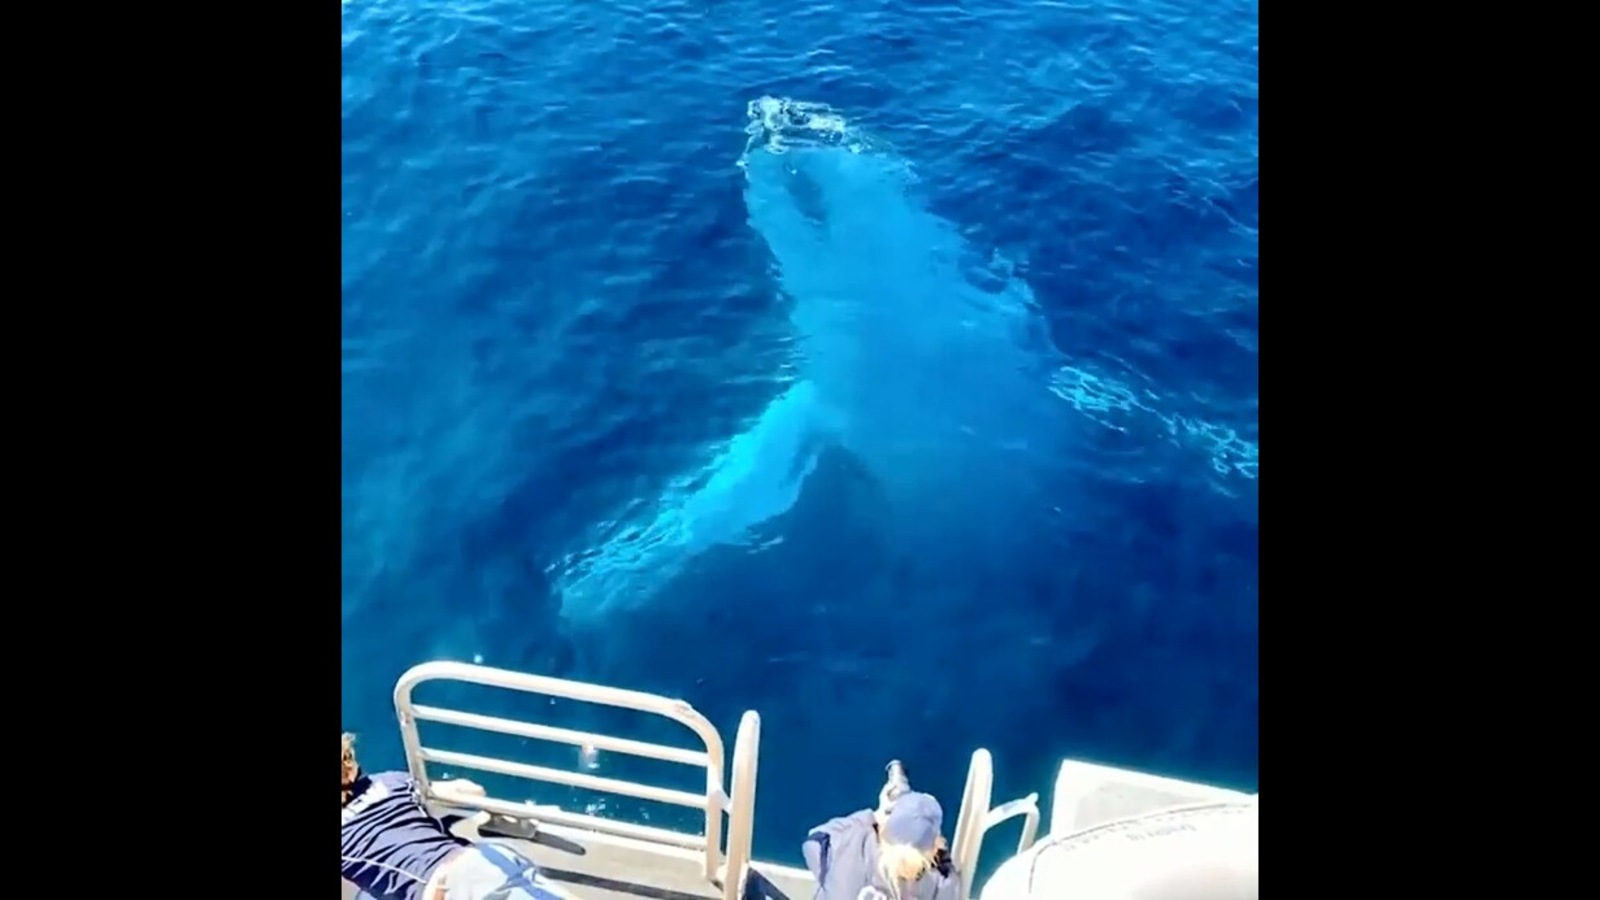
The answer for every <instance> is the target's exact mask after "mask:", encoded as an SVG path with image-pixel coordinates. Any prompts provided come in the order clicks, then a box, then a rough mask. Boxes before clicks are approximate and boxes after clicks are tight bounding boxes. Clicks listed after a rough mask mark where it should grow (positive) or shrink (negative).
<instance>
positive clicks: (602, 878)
mask: <svg viewBox="0 0 1600 900" xmlns="http://www.w3.org/2000/svg"><path fill="white" fill-rule="evenodd" d="M474 821H475V820H473V819H463V820H461V821H459V822H457V823H456V824H455V825H454V826H453V827H452V829H451V830H452V831H454V832H455V833H456V834H458V835H460V836H462V837H464V838H467V839H469V840H474V841H477V840H485V839H487V840H489V841H492V842H493V843H496V844H504V845H505V846H507V847H511V848H513V849H515V850H517V851H518V852H519V853H521V854H523V855H524V856H526V857H528V858H529V859H531V860H533V861H534V862H536V863H538V864H539V871H540V874H541V875H543V877H544V878H546V879H548V880H549V881H550V883H551V885H552V886H553V887H557V888H560V889H561V890H562V891H564V892H565V893H567V894H568V895H570V896H572V897H574V898H576V900H639V898H648V900H721V898H722V889H721V887H720V886H719V885H716V884H713V883H711V882H709V881H707V880H706V878H705V873H704V871H703V870H702V868H701V867H702V865H703V858H702V856H701V855H700V854H698V853H691V852H689V851H675V850H673V849H671V848H662V847H659V846H650V845H645V844H640V843H639V842H637V841H630V840H628V839H626V838H616V837H611V836H609V835H603V834H598V833H596V832H591V831H582V830H579V829H575V828H563V827H559V826H554V825H552V826H545V827H543V828H541V829H540V831H539V834H538V835H537V836H536V837H535V838H534V839H533V840H520V839H516V838H509V837H501V836H490V837H488V838H484V837H483V836H480V835H479V834H478V833H477V829H476V827H475V825H474V824H473V822H474ZM752 868H754V869H755V871H756V872H757V873H758V874H759V875H760V877H752V878H750V879H748V882H747V883H746V885H745V895H744V900H811V898H812V896H813V894H815V893H816V889H815V886H814V884H813V882H812V880H811V878H810V876H809V874H808V873H806V872H805V871H804V870H801V869H791V868H789V867H786V866H775V865H770V864H766V863H761V862H756V863H754V864H753V866H752ZM342 884H343V893H342V894H341V895H340V896H341V898H342V900H353V898H354V897H356V895H357V891H356V889H355V888H354V887H353V886H351V885H350V884H349V883H348V882H342Z"/></svg>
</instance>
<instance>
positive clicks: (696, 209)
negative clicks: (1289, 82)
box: [341, 0, 1259, 862]
mask: <svg viewBox="0 0 1600 900" xmlns="http://www.w3.org/2000/svg"><path fill="white" fill-rule="evenodd" d="M342 37H343V76H342V85H341V90H342V108H343V144H342V164H343V174H342V178H343V305H342V321H343V347H344V351H343V463H342V472H343V481H342V485H343V526H344V546H343V567H344V571H343V605H342V608H343V622H344V630H343V666H344V675H343V685H342V687H343V690H342V698H343V713H344V720H345V726H346V727H347V728H349V729H353V730H356V731H358V732H360V733H361V735H362V746H363V755H364V757H365V762H366V764H367V765H368V766H369V767H384V766H388V765H398V764H399V763H400V760H401V756H400V751H399V742H398V738H397V734H396V730H395V726H394V719H393V712H392V707H391V705H390V700H389V691H390V689H391V687H392V685H393V683H394V679H395V678H396V676H397V675H398V674H399V673H400V672H401V671H403V670H404V669H405V668H406V667H407V666H409V665H411V664H413V663H416V662H419V661H423V660H427V659H435V658H448V659H461V660H474V659H476V660H480V661H483V662H485V663H489V664H492V665H500V666H505V667H509V668H516V669H523V670H528V671H537V672H544V673H550V674H557V675H563V676H567V677H572V678H579V679H587V680H599V681H604V682H607V683H612V684H617V685H621V686H626V687H633V688H638V689H642V690H647V691H653V692H658V693H664V694H669V695H675V696H681V697H683V698H685V699H687V700H689V701H690V702H692V703H693V704H694V705H695V706H696V707H697V708H699V709H700V710H701V711H702V712H704V713H705V714H706V715H707V716H709V717H710V718H711V719H712V720H713V721H714V722H715V723H716V724H717V725H718V726H719V727H720V728H721V729H722V730H723V733H724V735H725V736H726V738H727V739H728V741H729V742H730V745H731V742H732V736H733V732H734V728H735V725H736V723H737V720H738V716H739V714H740V712H741V711H743V710H744V709H747V708H754V709H757V710H759V711H760V712H761V714H762V716H763V725H764V733H763V745H762V765H761V785H760V791H759V802H758V816H757V832H756V842H757V845H758V846H757V850H758V853H759V854H760V855H762V856H763V857H766V858H773V859H780V860H782V861H786V862H794V861H795V855H796V854H795V851H796V848H797V844H798V841H799V840H800V838H801V837H802V836H803V834H804V830H805V828H806V827H807V826H809V825H811V824H814V823H815V822H818V821H820V820H822V819H824V818H826V817H828V816H830V815H834V814H838V813H842V812H845V811H848V810H850V809H854V808H858V807H860V806H862V805H867V804H869V803H871V802H872V800H873V799H874V798H875V795H876V790H877V787H878V786H879V784H880V783H881V779H882V765H883V763H884V762H885V761H886V760H887V759H889V758H890V757H900V758H903V759H905V760H906V761H907V763H908V765H909V766H910V767H911V770H912V775H913V779H914V781H915V782H916V783H917V784H918V785H919V786H922V787H925V788H928V789H931V790H934V791H935V792H936V793H938V794H940V795H941V796H942V797H944V798H945V799H946V800H947V804H948V806H949V807H950V808H949V809H948V810H947V816H948V817H949V819H950V820H951V821H950V822H949V824H950V825H953V819H954V814H955V811H954V805H955V803H956V801H957V800H958V798H959V792H960V786H961V779H962V777H963V773H964V771H965V766H966V760H967V756H968V755H969V754H970V752H971V751H972V750H973V749H974V748H976V747H979V746H985V747H988V748H989V749H990V750H991V751H992V752H993V753H994V754H995V758H996V766H997V779H998V787H997V794H996V799H997V800H999V799H1005V798H1008V797H1010V796H1015V795H1018V794H1021V793H1024V792H1026V791H1029V790H1040V791H1047V790H1048V788H1049V785H1050V778H1051V773H1052V771H1053V767H1054V765H1055V763H1056V762H1057V761H1058V760H1059V759H1060V758H1061V757H1063V756H1077V757H1084V758H1090V759H1099V760H1104V761H1109V762H1114V763H1119V764H1124V765H1130V766H1135V767H1139V768H1145V769H1150V770H1155V771H1160V772H1166V773H1172V774H1177V775H1181V776H1187V777H1196V778H1201V779H1206V780H1212V781H1218V782H1222V783H1228V784H1233V785H1240V786H1250V787H1253V786H1254V785H1255V784H1256V774H1257V719H1258V711H1259V699H1258V670H1257V645H1258V626H1257V613H1258V604H1257V597H1258V594H1257V583H1258V582H1257V547H1258V533H1259V526H1258V515H1257V510H1258V501H1257V477H1256V476H1257V434H1258V420H1257V405H1258V404H1257V396H1258V380H1257V321H1258V318H1257V205H1258V203H1257V192H1258V164H1257V23H1256V5H1255V3H1253V2H1251V3H1242V2H1235V0H1227V2H1222V3H1199V2H1193V0H1190V2H1173V3H1163V2H1125V3H1095V2H1086V3H1064V2H1063V3H1050V2H1028V3H1024V2H1010V0H975V2H967V3H948V2H946V3H929V4H912V3H907V2H904V0H898V2H884V0H861V2H858V3H853V4H835V3H830V2H820V0H802V2H800V3H798V4H794V3H790V4H775V3H771V2H765V0H741V2H724V3H689V2H670V3H646V4H619V3H615V2H598V3H584V4H577V3H564V4H551V3H547V2H523V3H512V2H504V0H487V2H451V3H441V2H436V0H389V2H367V0H351V2H346V3H345V4H344V11H343V36H342ZM762 98H769V99H768V100H767V102H766V104H765V105H760V104H759V103H758V105H757V106H755V107H754V108H752V102H753V101H761V99H762ZM805 104H816V105H805ZM763 112H765V113H767V115H765V117H763V115H762V113H763ZM752 113H755V117H754V118H752ZM774 150H784V151H786V152H783V153H775V152H773V151H774ZM740 435H747V438H746V439H744V440H743V441H741V440H738V438H739V436H740ZM431 696H433V697H434V699H438V698H439V696H440V695H438V694H437V693H435V694H433V695H431ZM450 699H451V700H452V702H459V703H461V704H464V705H468V706H473V707H474V708H483V709H486V710H489V711H498V712H506V713H511V714H520V715H522V716H524V717H531V716H539V717H542V718H549V719H550V720H552V721H556V722H558V723H564V724H573V725H578V726H581V727H605V728H609V729H613V730H617V731H620V732H622V733H625V734H627V735H629V736H634V737H640V738H654V739H664V740H678V741H679V742H682V740H681V737H676V738H675V736H674V731H673V729H675V728H676V726H665V727H664V726H663V725H662V724H660V723H651V722H641V721H639V720H638V718H637V717H617V718H613V717H608V716H603V715H595V714H590V713H584V712H582V711H580V710H573V709H567V708H566V705H565V704H554V705H546V704H544V703H543V701H539V702H538V703H537V704H536V705H534V706H530V705H529V704H528V703H527V702H526V701H518V700H515V699H510V700H508V699H506V698H503V697H501V698H497V697H493V696H487V695H472V694H465V693H461V694H457V695H455V696H453V697H452V698H450ZM429 734H430V735H432V734H437V735H439V737H438V739H437V740H435V739H434V738H432V737H430V738H429V741H430V743H437V744H440V745H443V746H448V747H450V748H452V749H468V750H472V749H477V750H482V751H487V752H504V753H515V754H519V755H521V756H523V757H524V758H527V759H529V760H531V761H536V762H545V763H547V764H551V765H560V766H563V767H573V766H576V765H577V759H576V757H575V755H574V754H572V753H571V752H570V751H556V750H548V749H545V748H537V747H522V746H515V745H507V744H504V743H499V744H497V743H495V742H494V741H493V740H486V739H483V738H474V737H471V736H468V737H461V736H451V735H449V734H448V732H445V731H437V732H430V733H429ZM599 773H600V774H612V775H619V776H623V777H628V776H636V777H643V778H647V779H653V780H657V781H661V782H662V783H673V784H676V785H681V786H686V787H690V788H693V787H695V783H694V781H693V780H692V779H689V780H687V781H685V780H684V778H683V773H673V772H670V771H668V772H665V773H663V772H661V771H660V770H659V769H658V768H655V767H652V766H650V765H646V764H640V763H634V762H632V761H628V760H620V759H613V758H610V757H609V756H606V755H602V758H601V760H600V765H599ZM474 777H476V776H474ZM480 780H490V781H492V779H480ZM494 786H496V787H497V789H498V788H500V787H504V789H505V790H511V789H512V788H510V787H509V786H502V785H499V784H496V785H494ZM516 790H525V791H527V792H528V793H529V794H530V795H531V796H532V797H533V798H534V799H538V800H541V801H544V802H561V803H571V804H576V805H579V806H583V805H589V806H590V807H591V808H595V809H603V810H604V811H605V812H606V813H607V814H612V815H618V816H623V817H629V818H634V819H642V818H648V819H649V820H650V821H653V822H657V823H664V824H673V825H682V826H685V827H689V826H691V825H692V817H690V818H689V819H685V817H684V814H682V813H681V812H674V811H671V810H663V809H660V808H657V807H649V806H646V805H641V804H636V803H632V802H629V801H625V800H623V801H616V800H607V801H605V803H604V804H603V805H602V804H600V803H598V802H596V798H592V797H583V796H578V795H576V793H573V794H572V795H570V796H569V795H568V792H565V791H564V790H559V789H549V788H546V789H540V788H524V787H519V788H516Z"/></svg>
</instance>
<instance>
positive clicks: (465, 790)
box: [434, 778, 486, 797]
mask: <svg viewBox="0 0 1600 900" xmlns="http://www.w3.org/2000/svg"><path fill="white" fill-rule="evenodd" d="M434 787H438V788H444V789H445V790H449V791H455V792H457V793H460V794H470V795H472V796H474V797H482V796H483V795H484V794H485V793H486V792H485V791H484V789H483V785H481V784H478V783H477V782H474V781H468V780H467V779H465V778H452V779H450V780H449V781H440V782H437V783H436V784H434Z"/></svg>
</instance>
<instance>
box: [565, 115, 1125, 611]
mask: <svg viewBox="0 0 1600 900" xmlns="http://www.w3.org/2000/svg"><path fill="white" fill-rule="evenodd" d="M747 113H748V117H749V123H748V126H747V128H746V131H747V133H748V135H749V140H748V143H747V145H746V148H745V152H744V153H743V155H742V157H741V158H740V161H739V166H740V167H741V168H742V170H743V173H744V201H745V206H746V212H747V217H748V222H749V224H750V226H751V227H752V228H753V229H754V230H755V231H756V232H757V233H759V235H760V236H761V238H762V239H763V241H764V243H765V244H766V246H767V248H768V251H769V253H770V256H771V259H772V262H773V265H774V267H775V270H776V278H777V284H778V286H779V288H780V290H781V293H782V294H783V295H784V300H785V306H786V309H787V315H788V319H789V325H790V327H791V329H792V333H793V336H794V342H795V348H796V352H795V359H794V365H793V377H792V378H790V379H789V381H788V382H787V384H786V386H785V388H784V389H783V390H782V391H781V393H779V394H778V395H777V396H776V397H774V398H773V399H772V400H771V402H770V403H769V404H768V405H767V406H766V407H765V409H764V410H762V411H761V412H760V413H759V415H757V416H756V417H755V418H754V419H753V421H751V422H750V424H749V426H748V428H746V430H744V431H743V432H742V433H739V434H736V435H732V436H730V438H729V439H728V440H727V441H726V443H725V444H724V445H723V446H721V447H720V448H719V449H718V450H717V451H716V452H713V453H708V454H707V456H708V460H707V463H706V464H705V465H704V466H703V467H702V468H700V469H698V470H697V471H694V472H690V473H686V474H685V475H683V476H681V477H680V478H678V479H677V480H676V481H675V482H674V483H673V484H671V485H670V486H669V487H668V489H667V490H666V491H665V492H664V494H663V495H662V496H661V497H660V498H659V500H657V501H656V502H655V503H654V504H653V506H652V507H651V508H647V509H645V510H644V511H643V512H642V513H641V514H639V516H638V517H637V520H636V521H635V522H632V523H624V524H622V525H620V526H619V527H617V528H616V530H615V531H614V532H613V533H612V534H610V535H608V536H606V537H605V538H604V539H603V540H600V541H599V542H598V544H597V545H596V546H594V547H592V548H591V549H589V550H588V551H586V552H584V553H582V554H578V555H571V556H568V557H566V558H565V559H562V560H560V561H558V562H557V563H555V564H554V565H552V566H551V578H552V583H553V585H554V587H555V588H556V590H557V592H558V594H559V597H560V602H561V609H562V616H563V617H564V618H566V619H568V620H569V621H571V622H574V623H575V624H578V623H582V622H584V621H589V622H599V621H600V620H601V619H603V618H604V617H605V616H607V615H609V614H610V613H612V612H615V611H618V610H625V609H628V608H630V607H632V606H635V605H636V604H639V603H642V602H644V601H645V600H646V599H647V598H649V597H650V596H652V595H653V594H655V593H656V592H657V591H659V590H660V589H661V588H662V587H664V586H665V585H666V584H667V583H668V582H670V581H671V580H672V579H673V578H674V577H676V576H677V575H679V574H680V573H682V571H683V570H684V567H685V565H686V564H687V563H688V562H689V561H690V560H692V559H694V558H695V557H696V556H698V555H700V554H702V553H704V552H706V551H708V550H710V549H712V548H714V547H719V546H730V545H733V546H738V545H757V546H758V545H760V544H761V543H762V541H763V540H764V538H763V537H762V536H761V532H762V529H761V528H760V526H762V525H763V524H764V523H768V522H770V521H772V520H774V519H776V518H778V517H779V516H782V515H783V514H784V513H786V512H788V511H789V510H790V509H791V508H792V507H794V506H795V505H796V502H797V500H798V499H799V498H800V497H801V494H802V490H803V488H804V487H805V485H806V483H807V481H808V479H809V478H811V477H812V475H813V474H814V473H815V472H816V470H817V468H818V465H819V460H820V459H821V458H822V457H823V455H824V454H825V453H828V452H831V451H838V452H841V453H843V454H847V455H848V457H849V458H850V459H851V460H852V461H853V463H854V464H855V466H856V468H857V469H859V470H860V471H861V472H863V473H865V475H866V476H867V477H868V478H869V479H870V480H871V482H872V483H873V486H874V490H875V493H876V494H877V496H878V497H879V499H880V500H881V503H882V516H881V518H882V520H883V524H884V526H885V527H886V528H887V529H888V530H889V531H890V532H891V533H893V534H894V535H895V539H896V541H897V542H899V543H900V545H901V546H908V547H910V546H915V547H919V548H922V549H923V550H926V551H931V552H932V553H933V554H937V553H938V550H937V549H936V548H937V547H938V546H939V545H941V544H950V543H959V544H960V546H961V547H962V549H963V552H966V551H971V550H974V549H980V550H981V548H975V545H984V544H986V545H988V546H990V547H1000V546H1003V545H1005V544H1007V543H1009V542H1012V541H1013V540H1014V537H1015V533H1016V531H1017V529H1019V528H1028V527H1031V524H1032V521H1033V519H1031V517H1033V516H1036V515H1045V514H1047V507H1048V504H1049V503H1050V502H1051V500H1049V499H1048V496H1047V492H1045V491H1042V490H1041V489H1040V483H1041V479H1044V478H1047V477H1048V475H1047V473H1049V472H1052V471H1060V470H1061V467H1062V464H1063V461H1068V464H1070V459H1071V458H1072V456H1073V453H1072V448H1071V446H1070V442H1071V441H1073V440H1075V439H1077V437H1078V436H1079V435H1081V433H1082V419H1081V417H1074V416H1071V415H1069V413H1070V412H1071V410H1072V408H1073V407H1074V406H1076V407H1078V408H1079V410H1080V411H1086V412H1089V413H1090V414H1093V412H1094V410H1085V408H1084V406H1083V404H1082V403H1080V402H1076V401H1075V400H1074V395H1069V394H1066V393H1064V392H1063V389H1062V381H1063V379H1062V375H1061V373H1062V371H1063V370H1064V366H1063V360H1062V359H1061V354H1060V353H1059V352H1058V351H1057V350H1056V349H1055V348H1054V347H1053V346H1052V345H1051V343H1050V340H1049V338H1048V335H1047V328H1046V325H1045V322H1044V319H1043V316H1042V315H1040V313H1039V310H1038V308H1037V305H1036V304H1035V302H1034V298H1033V295H1032V292H1031V291H1030V289H1029V287H1028V286H1027V284H1025V283H1024V282H1023V281H1022V280H1021V279H1020V278H1017V277H1015V276H1013V275H1011V274H1010V273H1009V272H1008V271H1006V270H1004V269H1003V268H999V269H997V267H996V265H995V261H994V260H993V259H992V258H986V257H985V256H984V255H983V254H981V253H979V252H978V251H977V250H976V249H975V248H973V247H972V246H970V245H969V244H968V243H967V242H966V241H965V240H964V239H963V238H962V236H961V234H960V231H959V230H958V228H957V227H956V225H955V224H953V223H951V222H949V221H947V220H945V219H943V218H941V217H939V216H938V215H936V214H934V213H933V212H932V211H931V210H930V209H929V208H928V207H927V206H926V205H925V204H924V203H922V202H920V200H919V198H918V196H917V182H916V177H915V174H914V172H913V171H912V169H911V167H910V166H909V165H908V163H907V162H906V161H905V159H904V158H902V157H901V156H899V155H898V154H896V153H894V152H893V150H892V149H891V148H889V147H888V146H886V145H885V144H884V143H882V142H880V141H877V140H875V139H874V138H872V137H871V136H868V135H864V134H861V133H859V131H858V130H857V129H855V128H853V127H852V126H851V125H850V124H849V123H847V122H846V121H845V119H844V118H843V117H841V116H840V115H839V114H837V113H836V112H834V111H833V110H832V109H830V108H828V107H826V106H823V105H819V104H811V103H804V102H798V101H794V100H788V99H779V98H773V97H762V98H760V99H758V100H754V101H752V102H750V103H749V105H748V109H747ZM1066 369H1067V370H1070V367H1066ZM1076 383H1077V384H1078V385H1079V386H1080V387H1081V386H1082V385H1083V383H1084V382H1083V380H1082V379H1081V378H1080V379H1078V380H1077V382H1076ZM1076 396H1078V397H1079V399H1081V396H1082V395H1081V393H1080V394H1079V395H1076ZM1064 400H1065V401H1067V402H1063V401H1064ZM1075 419H1076V420H1077V421H1074V420H1075ZM1074 426H1076V427H1074Z"/></svg>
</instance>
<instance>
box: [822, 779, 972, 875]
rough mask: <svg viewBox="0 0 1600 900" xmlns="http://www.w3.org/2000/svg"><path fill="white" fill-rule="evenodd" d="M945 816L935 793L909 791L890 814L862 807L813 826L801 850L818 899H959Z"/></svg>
mask: <svg viewBox="0 0 1600 900" xmlns="http://www.w3.org/2000/svg"><path fill="white" fill-rule="evenodd" d="M943 820H944V811H943V810H941V809H940V808H939V801H938V800H935V799H934V798H933V796H932V795H930V794H920V793H905V794H902V795H900V796H899V797H898V798H897V799H895V800H894V802H893V804H892V805H891V806H890V807H889V808H888V811H887V812H884V811H874V810H870V809H863V810H861V811H860V812H856V813H851V814H850V815H848V816H840V817H839V818H837V819H830V820H829V821H827V822H824V823H822V824H821V825H818V826H817V827H815V828H813V829H811V833H810V834H809V835H807V836H806V840H805V843H804V844H802V845H801V847H800V852H801V853H802V854H803V855H804V856H805V860H806V867H807V868H809V869H810V870H811V875H812V877H814V878H816V880H817V894H816V900H960V897H961V873H959V872H957V871H956V870H955V868H954V866H952V865H951V862H950V855H949V853H948V852H946V848H945V839H944V836H943V835H942V834H940V833H939V832H940V827H941V826H942V824H943Z"/></svg>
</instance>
